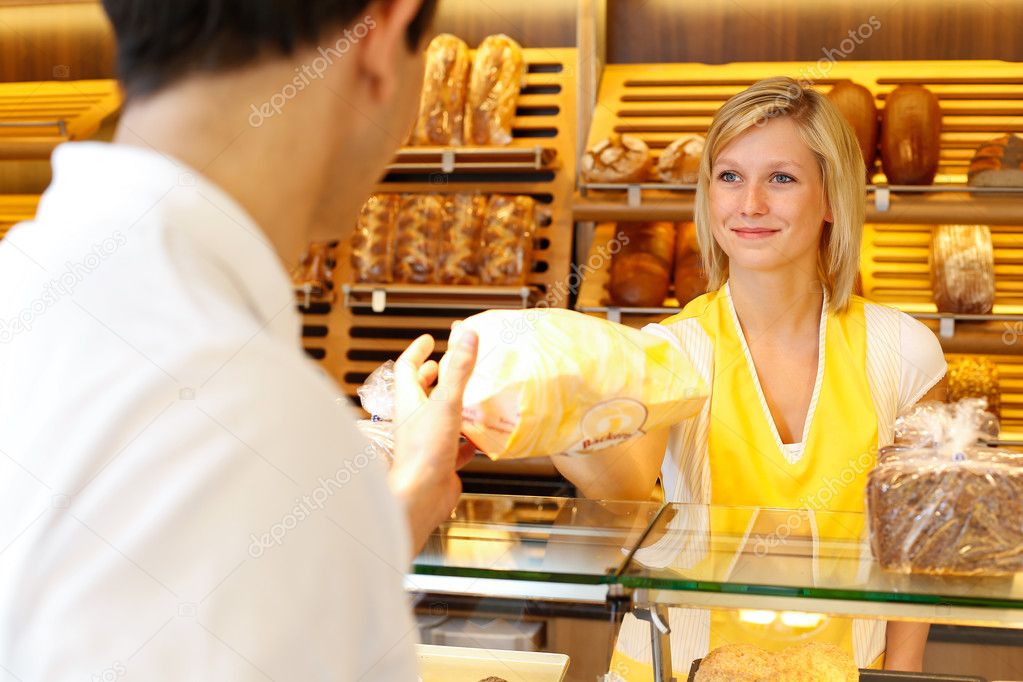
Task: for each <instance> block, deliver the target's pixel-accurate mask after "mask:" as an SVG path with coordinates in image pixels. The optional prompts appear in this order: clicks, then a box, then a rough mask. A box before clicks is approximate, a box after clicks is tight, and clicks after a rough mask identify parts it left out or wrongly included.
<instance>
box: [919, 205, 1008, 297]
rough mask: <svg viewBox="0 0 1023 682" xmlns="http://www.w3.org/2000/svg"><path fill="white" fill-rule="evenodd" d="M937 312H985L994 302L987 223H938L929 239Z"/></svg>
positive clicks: (993, 258) (993, 276)
mask: <svg viewBox="0 0 1023 682" xmlns="http://www.w3.org/2000/svg"><path fill="white" fill-rule="evenodd" d="M930 270H931V284H932V287H933V290H934V304H935V305H936V306H937V307H938V312H942V313H960V314H975V315H984V314H987V313H990V312H991V309H992V308H993V307H994V303H995V257H994V248H993V246H992V244H991V230H990V229H989V228H988V227H987V226H986V225H938V226H936V227H935V228H934V236H933V238H932V241H931V258H930Z"/></svg>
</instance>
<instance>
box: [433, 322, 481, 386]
mask: <svg viewBox="0 0 1023 682" xmlns="http://www.w3.org/2000/svg"><path fill="white" fill-rule="evenodd" d="M478 347H479V338H478V337H477V336H476V332H474V331H471V330H469V329H466V328H464V327H462V328H461V329H459V330H458V331H457V332H452V333H451V337H450V338H449V340H448V350H447V352H446V353H444V357H443V358H442V359H441V362H440V378H439V380H438V382H437V389H436V390H438V391H440V396H439V397H441V398H442V399H443V400H450V401H455V402H456V403H457V404H458V405H461V404H462V394H463V393H465V385H466V383H468V381H469V377H470V376H471V375H472V370H473V367H474V366H475V365H476V351H477V350H478Z"/></svg>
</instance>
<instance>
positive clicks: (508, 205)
mask: <svg viewBox="0 0 1023 682" xmlns="http://www.w3.org/2000/svg"><path fill="white" fill-rule="evenodd" d="M535 229H536V202H535V201H534V200H533V198H532V197H529V196H524V195H507V194H494V195H492V196H491V197H490V201H489V202H488V203H487V212H486V217H485V218H484V220H483V230H482V237H481V243H482V246H481V249H480V281H481V282H482V283H483V284H490V285H501V286H519V285H523V284H525V283H526V277H527V276H528V275H529V272H530V270H531V269H532V267H533V232H534V231H535Z"/></svg>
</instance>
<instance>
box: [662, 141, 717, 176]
mask: <svg viewBox="0 0 1023 682" xmlns="http://www.w3.org/2000/svg"><path fill="white" fill-rule="evenodd" d="M705 144H706V139H705V138H704V137H703V136H702V135H691V136H689V137H680V138H679V139H677V140H675V141H674V142H672V143H671V144H669V145H668V146H667V147H665V149H664V151H663V152H661V156H660V158H658V159H657V177H659V178H660V179H661V180H663V181H664V182H668V183H672V184H679V185H695V184H696V181H697V180H698V179H699V177H700V160H701V159H702V158H703V147H704V145H705Z"/></svg>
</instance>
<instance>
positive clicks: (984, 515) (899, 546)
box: [867, 399, 1023, 575]
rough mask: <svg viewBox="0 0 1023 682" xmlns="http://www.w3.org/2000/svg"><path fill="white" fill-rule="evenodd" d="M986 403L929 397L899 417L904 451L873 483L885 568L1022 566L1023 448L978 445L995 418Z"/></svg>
mask: <svg viewBox="0 0 1023 682" xmlns="http://www.w3.org/2000/svg"><path fill="white" fill-rule="evenodd" d="M983 406H984V401H983V400H975V399H968V400H962V401H960V402H958V403H952V404H948V405H944V404H940V403H931V404H924V405H920V406H917V407H916V408H915V409H914V410H913V411H912V412H911V413H910V414H909V415H906V416H905V417H903V418H901V419H900V422H901V424H899V428H900V431H901V434H902V443H901V445H902V449H901V451H899V452H897V453H889V454H888V455H887V456H886V457H885V458H884V459H883V460H882V461H881V463H880V464H879V465H878V466H877V468H875V469H874V470H873V471H872V472H871V473H870V476H869V480H868V483H867V505H868V510H869V516H870V538H871V547H872V549H873V552H874V556H875V557H876V558H877V560H878V561H879V562H880V563H881V566H882V567H883V568H885V569H886V570H891V571H898V572H902V573H930V574H944V575H1005V574H1010V573H1015V572H1017V571H1020V570H1023V524H1021V523H1020V519H1023V466H1020V464H1019V459H1020V455H1019V454H1014V453H1010V452H1003V451H999V450H996V449H993V448H988V447H984V446H981V445H979V444H978V438H981V437H986V436H987V432H988V429H989V426H990V422H991V420H992V419H993V417H992V416H991V415H990V414H989V413H987V412H985V411H984V409H983ZM907 434H908V436H909V437H907Z"/></svg>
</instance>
